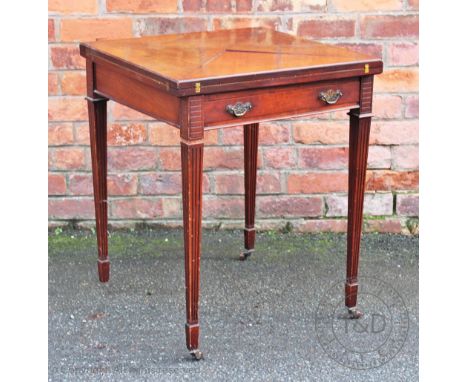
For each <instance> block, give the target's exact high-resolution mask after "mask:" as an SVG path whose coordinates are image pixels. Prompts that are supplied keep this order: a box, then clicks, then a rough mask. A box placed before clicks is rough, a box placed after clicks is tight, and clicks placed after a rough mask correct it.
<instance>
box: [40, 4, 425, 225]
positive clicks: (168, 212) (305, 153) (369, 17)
mask: <svg viewBox="0 0 468 382" xmlns="http://www.w3.org/2000/svg"><path fill="white" fill-rule="evenodd" d="M49 12H50V13H49V68H50V70H49V120H50V124H49V194H50V197H49V217H50V222H51V225H54V224H63V223H64V222H67V221H69V220H79V221H84V224H86V223H87V222H90V221H92V219H93V218H94V209H93V202H92V182H91V173H90V150H89V142H88V131H87V129H88V125H87V112H86V105H85V101H84V99H83V95H84V93H85V73H84V71H83V68H84V61H83V59H82V58H81V57H80V56H79V54H78V49H77V42H78V41H86V40H94V39H96V38H120V37H130V36H142V35H152V34H161V33H175V32H184V31H201V30H215V29H219V28H234V27H245V26H267V27H269V28H275V29H277V30H279V31H284V32H287V33H291V34H297V35H301V36H305V37H307V38H311V39H312V38H313V39H319V40H322V41H325V42H328V43H333V44H338V45H342V46H348V47H350V48H352V49H356V50H359V51H365V52H371V53H373V54H376V55H378V56H380V57H382V58H383V60H384V74H382V75H380V76H377V78H376V81H375V92H376V94H375V100H374V102H375V103H374V105H375V114H376V117H375V119H374V123H373V126H372V133H371V145H372V146H371V148H370V157H369V171H368V175H367V190H368V195H367V196H366V199H365V214H366V217H367V218H366V230H368V231H385V232H408V227H412V226H413V224H414V222H415V217H416V216H417V215H418V194H417V190H418V102H419V99H418V0H276V1H275V0H237V1H236V0H217V1H215V0H49ZM347 140H348V124H347V119H346V115H345V114H344V113H341V112H340V113H334V114H332V115H330V114H328V115H322V116H319V117H317V118H307V119H303V118H301V119H296V120H284V121H278V122H276V123H264V124H262V125H261V128H260V142H261V147H260V149H259V174H258V175H259V178H258V183H259V184H258V192H259V195H258V202H257V206H258V207H257V216H258V225H259V227H264V228H278V227H281V226H284V225H285V224H286V222H288V221H289V222H290V223H291V224H292V226H293V228H294V229H296V230H302V231H343V230H345V228H346V220H345V215H346V188H347V171H346V166H347V148H346V146H347ZM241 142H242V130H241V129H240V128H230V129H224V130H217V131H211V132H209V133H208V134H207V147H206V150H205V177H204V195H205V196H204V212H203V216H204V219H205V222H206V223H207V224H218V223H219V222H223V224H224V225H225V226H240V225H241V224H240V223H241V221H242V218H243V174H242V168H243V156H242V155H243V154H242V153H243V149H242V146H241ZM109 145H110V147H109V193H110V195H111V196H110V208H109V214H110V218H111V222H112V223H113V224H114V225H131V224H133V223H135V222H141V221H143V220H144V221H149V222H160V223H163V224H169V225H180V223H181V216H182V209H181V207H182V206H181V198H180V173H179V167H180V158H179V156H180V154H179V148H178V131H177V130H176V129H174V128H171V127H169V126H167V125H164V124H163V123H160V122H156V121H152V120H150V119H149V118H148V117H146V116H144V115H142V114H139V113H136V112H134V111H132V110H130V109H128V108H126V107H123V106H121V105H118V104H116V103H113V102H110V103H109Z"/></svg>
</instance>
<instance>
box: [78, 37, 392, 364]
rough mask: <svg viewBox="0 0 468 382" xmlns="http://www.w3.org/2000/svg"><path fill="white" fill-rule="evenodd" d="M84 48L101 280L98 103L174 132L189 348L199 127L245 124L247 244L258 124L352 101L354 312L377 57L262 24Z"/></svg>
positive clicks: (103, 235)
mask: <svg viewBox="0 0 468 382" xmlns="http://www.w3.org/2000/svg"><path fill="white" fill-rule="evenodd" d="M80 53H81V55H82V56H84V57H85V58H86V77H87V97H86V99H87V101H88V110H89V128H90V141H91V156H92V170H93V187H94V202H95V210H96V233H97V243H98V273H99V280H100V281H101V282H106V281H108V280H109V268H110V266H109V257H108V242H107V185H106V174H107V147H106V145H107V143H106V139H107V133H106V130H107V126H106V123H107V115H106V114H107V109H106V105H107V101H108V100H109V99H111V100H114V101H116V102H118V103H121V104H123V105H126V106H128V107H130V108H133V109H135V110H137V111H139V112H141V113H144V114H147V115H149V116H151V117H154V118H156V119H157V120H159V121H164V122H166V123H167V124H168V126H167V128H168V129H171V128H177V129H179V131H180V150H181V159H182V199H183V225H184V250H185V288H186V312H187V323H186V325H185V334H186V342H187V348H188V350H189V351H190V353H191V354H192V355H193V357H194V358H195V359H200V358H202V353H201V352H200V350H199V343H198V339H199V318H198V306H199V285H200V248H201V227H202V224H201V223H202V173H203V146H204V143H203V137H204V133H205V131H206V130H208V129H218V128H227V127H230V126H238V125H243V127H244V158H245V162H244V172H245V228H244V244H245V250H244V251H243V253H242V255H241V259H245V258H247V257H248V256H249V255H250V254H251V253H252V252H253V251H254V242H255V225H254V221H255V195H256V173H257V152H258V130H259V128H258V127H259V122H262V121H270V120H276V119H284V118H287V117H297V116H305V115H310V114H314V113H322V112H328V111H336V110H349V116H350V125H349V203H348V236H347V243H348V244H347V267H346V268H347V270H346V282H345V287H344V299H345V305H346V307H347V308H348V312H349V317H350V318H359V317H360V315H361V313H360V312H359V311H358V310H356V302H357V291H358V261H359V247H360V240H361V229H362V211H363V199H364V186H365V176H366V164H367V154H368V146H369V131H370V125H371V117H372V94H373V90H372V88H373V78H374V75H375V74H379V73H381V72H382V67H383V64H382V61H381V60H380V59H378V58H373V57H369V56H367V55H364V54H361V53H356V52H353V51H350V50H347V49H344V48H341V47H337V46H333V45H327V44H321V43H318V42H314V41H309V40H305V39H302V38H298V37H294V36H291V35H288V34H285V33H279V32H276V31H273V30H268V29H263V28H246V29H235V30H221V31H216V32H201V33H188V34H173V35H162V36H150V37H141V38H131V39H120V40H99V41H95V42H91V43H82V44H80Z"/></svg>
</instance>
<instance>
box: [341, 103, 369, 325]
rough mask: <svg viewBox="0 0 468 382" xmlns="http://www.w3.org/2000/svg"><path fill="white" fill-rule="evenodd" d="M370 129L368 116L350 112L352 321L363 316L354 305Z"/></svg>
mask: <svg viewBox="0 0 468 382" xmlns="http://www.w3.org/2000/svg"><path fill="white" fill-rule="evenodd" d="M370 126H371V117H370V116H364V115H359V112H355V111H351V113H350V132H349V196H348V248H347V249H348V250H347V267H346V286H345V295H346V297H345V304H346V307H347V308H348V310H349V313H350V317H351V318H359V317H360V316H361V315H362V313H361V312H359V311H358V310H357V309H356V304H357V293H358V266H359V250H360V244H361V231H362V213H363V204H364V189H365V182H366V167H367V154H368V149H369V132H370Z"/></svg>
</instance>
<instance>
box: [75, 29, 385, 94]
mask: <svg viewBox="0 0 468 382" xmlns="http://www.w3.org/2000/svg"><path fill="white" fill-rule="evenodd" d="M80 49H81V54H82V55H83V56H85V57H88V58H91V59H93V60H94V61H96V62H99V61H107V62H113V63H117V64H118V65H119V66H122V67H126V68H129V69H131V70H133V71H135V72H137V73H140V74H143V75H145V76H147V77H148V78H152V79H154V80H156V81H158V82H159V83H160V86H161V87H162V88H166V89H168V91H170V92H173V93H174V94H177V95H194V94H197V93H198V94H206V93H209V92H220V91H226V90H233V89H232V85H234V86H239V84H241V83H243V84H244V86H247V87H250V88H259V87H265V86H271V85H272V81H273V80H276V81H278V82H277V83H274V84H280V83H281V82H283V83H288V82H289V81H288V77H290V76H295V77H296V81H297V82H300V81H301V78H302V77H304V78H302V80H305V82H307V81H310V80H311V79H313V78H314V75H315V76H317V75H322V74H324V73H328V74H329V75H332V74H333V75H334V76H335V78H346V77H353V76H356V75H362V74H365V69H364V68H365V64H367V65H369V72H368V74H376V73H379V72H381V71H382V62H381V61H380V60H379V59H376V58H373V57H370V56H368V55H365V54H362V53H356V52H353V51H350V50H348V49H345V48H341V47H337V46H333V45H326V44H321V43H318V42H314V41H309V40H305V39H303V38H300V37H296V36H291V35H288V34H286V33H280V32H276V31H273V30H270V29H265V28H244V29H233V30H222V31H215V32H200V33H188V34H177V35H163V36H146V37H141V38H132V39H126V40H125V39H124V40H99V41H95V42H89V43H84V44H81V45H80ZM308 76H311V77H310V78H308ZM262 80H266V82H262ZM197 83H198V84H199V85H200V88H199V91H198V92H197V88H196V84H197Z"/></svg>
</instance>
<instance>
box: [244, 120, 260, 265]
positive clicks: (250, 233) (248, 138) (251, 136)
mask: <svg viewBox="0 0 468 382" xmlns="http://www.w3.org/2000/svg"><path fill="white" fill-rule="evenodd" d="M257 156H258V123H252V124H249V125H244V187H245V228H244V248H245V250H244V252H242V253H241V255H240V259H241V260H245V259H246V258H247V257H249V256H250V255H251V254H252V252H253V251H254V248H255V197H256V189H257Z"/></svg>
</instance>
